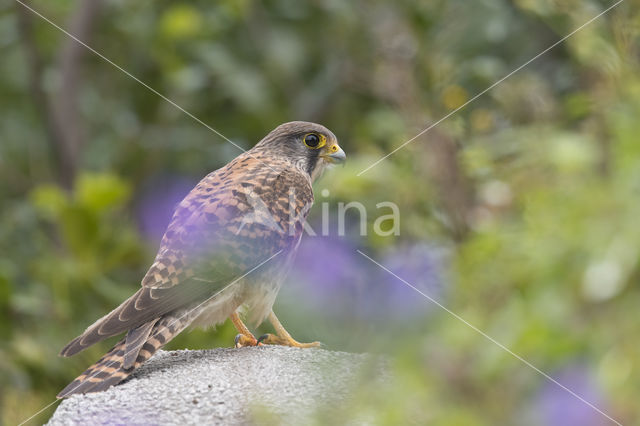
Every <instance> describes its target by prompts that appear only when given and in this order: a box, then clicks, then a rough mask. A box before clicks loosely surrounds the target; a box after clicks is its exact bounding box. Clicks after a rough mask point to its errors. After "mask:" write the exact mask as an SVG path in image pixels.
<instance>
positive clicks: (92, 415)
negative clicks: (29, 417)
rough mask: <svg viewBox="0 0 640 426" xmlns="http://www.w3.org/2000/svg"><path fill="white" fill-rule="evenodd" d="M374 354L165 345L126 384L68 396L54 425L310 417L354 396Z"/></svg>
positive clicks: (295, 421)
mask: <svg viewBox="0 0 640 426" xmlns="http://www.w3.org/2000/svg"><path fill="white" fill-rule="evenodd" d="M369 361H374V363H377V361H375V357H373V356H372V355H366V354H352V353H345V352H332V351H327V350H323V349H297V348H289V347H282V346H264V347H253V348H240V349H214V350H204V351H189V350H184V351H175V352H165V351H159V352H158V353H157V354H156V355H154V356H153V357H152V358H151V359H150V360H149V361H148V362H146V363H145V364H144V365H142V367H140V369H139V370H138V371H137V372H136V373H135V374H134V375H132V377H131V378H130V379H129V380H127V381H125V382H124V383H122V384H120V385H118V386H115V387H112V388H110V389H109V390H107V391H105V392H100V393H90V394H86V395H73V396H71V397H70V398H68V399H66V400H64V401H62V403H61V404H60V405H59V406H58V409H57V410H56V412H55V414H54V415H53V417H52V418H51V419H50V420H49V423H48V424H49V425H75V424H78V425H80V424H82V425H87V424H97V425H105V424H109V425H113V424H126V425H142V424H145V425H146V424H182V425H184V424H246V423H252V422H258V423H259V422H260V415H261V414H260V413H263V414H264V413H266V412H268V413H269V414H268V418H269V419H271V420H273V419H272V418H271V416H276V417H275V418H276V419H277V422H278V423H285V424H301V423H307V422H308V421H309V420H311V417H310V416H313V415H314V411H315V410H316V409H322V407H326V406H327V405H329V406H330V405H331V404H335V403H337V402H339V401H341V400H344V399H345V398H347V397H348V396H349V395H350V393H351V391H352V390H353V387H354V385H355V384H356V382H357V381H358V377H359V372H360V370H361V368H360V367H362V366H364V365H366V364H369ZM264 410H266V412H265V411H264ZM305 419H306V420H305ZM265 420H266V418H265Z"/></svg>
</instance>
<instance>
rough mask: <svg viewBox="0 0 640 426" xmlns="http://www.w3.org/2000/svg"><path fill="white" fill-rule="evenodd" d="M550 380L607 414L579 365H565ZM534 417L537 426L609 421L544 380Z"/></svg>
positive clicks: (583, 425)
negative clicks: (536, 417) (536, 418)
mask: <svg viewBox="0 0 640 426" xmlns="http://www.w3.org/2000/svg"><path fill="white" fill-rule="evenodd" d="M554 379H556V380H558V382H560V383H562V384H563V385H564V386H566V387H567V388H569V389H571V390H572V391H573V392H575V393H576V394H578V395H580V396H581V397H582V398H584V399H585V400H586V401H589V402H590V403H591V404H593V405H595V406H596V407H598V408H600V409H602V410H604V411H605V412H606V411H607V409H606V406H605V404H604V397H603V395H602V392H601V391H600V389H599V388H598V386H597V384H596V383H595V381H594V379H593V377H592V375H591V372H590V371H589V369H588V368H587V367H586V366H584V365H581V364H574V365H571V366H568V367H566V368H564V369H563V370H561V371H560V372H559V373H558V374H556V375H555V377H554ZM534 415H536V416H539V419H538V420H539V422H540V424H544V425H549V426H564V425H581V426H600V425H608V424H610V421H609V420H607V419H606V418H605V417H604V416H602V414H600V413H598V412H597V411H596V410H594V409H593V408H592V407H590V406H589V405H587V404H586V403H585V402H583V401H581V400H579V399H578V398H576V397H575V396H573V395H571V394H570V393H569V392H567V391H566V390H564V389H562V388H561V387H559V386H558V385H556V384H555V383H551V382H548V381H546V382H545V383H544V385H543V386H542V389H540V391H539V394H538V396H537V398H536V400H535V402H534Z"/></svg>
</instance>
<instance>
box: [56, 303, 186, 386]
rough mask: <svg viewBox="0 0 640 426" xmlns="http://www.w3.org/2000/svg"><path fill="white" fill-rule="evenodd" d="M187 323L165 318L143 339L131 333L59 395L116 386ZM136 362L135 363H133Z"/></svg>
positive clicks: (155, 324)
mask: <svg viewBox="0 0 640 426" xmlns="http://www.w3.org/2000/svg"><path fill="white" fill-rule="evenodd" d="M188 324H189V322H188V321H184V319H182V318H180V317H175V316H172V315H167V316H164V317H163V318H160V319H159V320H157V322H156V321H154V322H153V326H152V327H149V328H147V330H146V336H144V337H143V336H141V335H140V333H139V331H138V332H136V330H132V331H130V332H129V334H128V335H127V336H126V337H125V338H124V339H122V340H120V341H119V342H118V343H116V345H115V346H114V347H113V348H112V349H111V350H110V351H109V352H107V353H106V354H105V355H104V356H103V357H102V358H100V359H99V360H98V362H96V363H95V364H93V365H92V366H91V367H89V368H87V369H86V370H85V371H84V373H82V374H81V375H79V376H78V377H76V379H75V380H74V381H72V382H71V383H69V384H68V385H67V386H66V387H65V388H64V389H62V390H61V391H60V393H58V395H57V397H58V398H66V397H68V396H70V395H73V394H76V393H88V392H100V391H103V390H106V389H108V388H109V387H111V386H114V385H117V384H118V383H120V382H122V381H123V380H124V379H126V378H127V377H129V376H130V375H131V374H132V373H133V372H134V370H135V369H136V368H138V367H139V366H140V365H142V363H144V362H145V361H146V360H148V359H149V358H151V356H152V355H153V354H154V353H155V352H156V351H157V350H158V349H160V348H161V347H162V346H164V345H165V344H166V343H167V342H169V340H171V339H172V338H173V337H175V336H176V335H177V334H178V333H180V332H181V331H182V330H184V328H185V327H186V326H187V325H188ZM134 360H135V361H134Z"/></svg>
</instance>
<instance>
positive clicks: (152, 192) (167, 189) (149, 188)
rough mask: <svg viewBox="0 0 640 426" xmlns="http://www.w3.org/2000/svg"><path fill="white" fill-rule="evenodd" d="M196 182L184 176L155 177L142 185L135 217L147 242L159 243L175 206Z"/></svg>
mask: <svg viewBox="0 0 640 426" xmlns="http://www.w3.org/2000/svg"><path fill="white" fill-rule="evenodd" d="M196 183H197V181H196V180H195V179H193V178H190V177H186V176H176V175H161V176H156V177H154V178H152V179H150V180H149V181H147V182H146V184H144V185H143V188H142V190H141V195H140V196H139V197H138V199H139V202H138V204H137V206H136V215H137V219H138V226H139V227H140V231H141V232H142V233H143V235H145V237H147V238H148V239H149V240H152V241H154V242H156V243H157V242H159V241H160V239H161V238H162V235H163V234H164V231H165V230H166V229H167V226H168V225H169V221H170V220H171V217H172V216H173V212H174V210H175V208H176V206H177V204H178V203H179V202H180V201H182V199H183V198H184V197H185V196H186V195H187V194H188V193H189V191H190V190H191V189H192V188H193V187H194V186H195V184H196Z"/></svg>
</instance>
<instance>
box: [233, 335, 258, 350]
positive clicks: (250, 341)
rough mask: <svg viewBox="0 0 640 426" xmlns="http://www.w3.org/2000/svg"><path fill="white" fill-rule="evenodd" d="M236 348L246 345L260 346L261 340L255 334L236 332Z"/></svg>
mask: <svg viewBox="0 0 640 426" xmlns="http://www.w3.org/2000/svg"><path fill="white" fill-rule="evenodd" d="M234 343H235V345H234V346H235V347H236V348H244V347H246V346H258V344H259V342H258V341H257V340H256V339H255V337H253V336H247V335H245V334H242V333H240V334H236V337H235V339H234Z"/></svg>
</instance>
